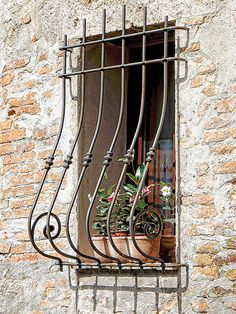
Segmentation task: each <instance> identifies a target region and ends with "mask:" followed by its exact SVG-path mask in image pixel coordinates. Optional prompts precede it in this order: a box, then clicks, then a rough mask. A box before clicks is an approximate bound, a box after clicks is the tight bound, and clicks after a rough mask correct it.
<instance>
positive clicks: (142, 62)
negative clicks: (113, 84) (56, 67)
mask: <svg viewBox="0 0 236 314" xmlns="http://www.w3.org/2000/svg"><path fill="white" fill-rule="evenodd" d="M171 61H183V62H186V59H185V58H181V57H168V58H161V59H153V60H146V61H138V62H132V63H126V64H117V65H110V66H106V67H100V68H94V69H88V70H84V71H78V72H71V73H65V74H61V75H60V76H59V77H70V76H74V75H80V74H86V73H94V72H101V71H107V70H115V69H122V68H128V67H132V66H138V65H147V64H153V63H161V62H171Z"/></svg>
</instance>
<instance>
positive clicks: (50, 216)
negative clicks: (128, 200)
mask: <svg viewBox="0 0 236 314" xmlns="http://www.w3.org/2000/svg"><path fill="white" fill-rule="evenodd" d="M176 30H183V31H188V28H187V27H182V26H175V25H169V23H168V17H165V20H164V25H163V26H162V27H159V28H152V29H149V28H148V27H147V9H146V8H145V9H144V17H143V27H142V30H141V31H136V32H128V31H127V30H126V13H125V6H123V9H122V30H121V33H120V34H119V35H116V36H112V37H111V36H106V11H105V10H104V11H103V18H102V35H101V38H100V39H95V40H94V39H93V40H91V39H89V38H87V37H86V20H83V36H82V38H81V39H80V40H79V42H78V43H77V44H73V45H69V44H68V41H67V36H65V37H64V45H63V47H61V48H60V50H62V51H63V53H64V57H63V60H64V65H63V72H62V74H61V75H60V77H61V79H62V114H61V122H60V127H59V131H58V134H57V138H56V141H55V144H54V147H53V149H52V152H51V155H50V156H49V157H48V158H47V160H46V166H45V171H44V175H43V178H42V181H41V184H40V186H39V189H38V192H37V195H36V197H35V201H34V204H33V206H32V210H31V212H30V215H29V223H28V231H29V237H30V240H31V242H32V245H33V247H34V248H35V249H36V250H37V251H38V253H40V254H41V255H43V256H44V257H46V258H49V259H52V260H56V261H57V262H58V264H59V265H60V268H61V270H62V268H63V265H74V266H78V269H79V270H80V271H82V270H86V271H87V270H88V269H93V271H94V269H95V270H96V269H98V270H101V271H102V272H103V271H104V269H107V268H106V267H108V268H109V271H111V270H114V271H115V270H118V271H120V270H122V269H125V270H126V271H127V269H133V270H137V269H139V270H140V269H142V270H144V269H152V270H153V269H154V268H158V267H161V269H162V270H163V271H164V270H165V268H166V267H168V265H166V264H165V262H164V261H163V260H162V259H160V258H158V257H155V256H151V255H148V254H147V253H145V252H144V251H143V250H142V249H141V248H140V246H139V245H138V243H137V240H136V235H135V228H136V224H137V221H138V219H139V218H140V217H141V216H142V215H145V214H146V213H147V210H148V215H149V217H151V218H153V220H152V221H151V222H150V221H149V222H148V223H147V224H146V226H145V233H146V236H147V237H148V238H149V239H154V238H156V237H157V236H158V235H159V234H160V232H161V227H162V221H161V218H160V216H159V215H158V213H157V212H156V211H155V210H153V209H146V208H145V209H143V210H142V211H140V212H139V214H138V215H136V216H135V208H136V205H137V202H138V199H139V195H140V193H141V191H142V187H143V186H144V184H145V180H146V177H147V174H148V169H149V166H150V164H151V163H152V161H153V159H154V158H155V155H156V151H157V146H158V140H159V137H160V133H161V130H162V127H163V123H164V119H165V113H166V107H167V99H168V91H167V89H168V64H169V63H170V62H176V61H178V62H180V61H183V62H186V60H185V59H184V58H181V57H179V56H168V42H169V40H168V36H169V32H170V31H172V32H174V31H176ZM157 33H159V34H163V37H164V42H163V47H164V50H163V57H162V58H152V59H149V60H148V59H147V58H146V47H147V36H148V35H150V34H157ZM138 36H139V37H141V38H142V40H141V45H142V48H141V49H142V60H141V61H137V62H126V59H125V49H126V42H127V40H129V39H130V38H134V39H135V38H137V37H138ZM117 40H119V41H121V62H120V64H117V65H109V66H108V65H105V46H106V44H108V43H113V42H115V41H117ZM91 45H100V48H101V55H100V66H99V67H93V68H86V48H87V47H88V46H91ZM75 48H79V49H80V55H81V63H80V69H79V71H68V68H69V67H68V65H67V60H68V55H71V54H72V53H73V50H74V49H75ZM154 63H160V64H162V65H163V86H164V87H163V103H162V109H161V116H160V121H159V125H158V128H157V131H156V134H155V137H154V140H153V143H152V145H151V147H150V149H149V151H148V152H147V155H146V159H145V167H144V172H143V175H142V178H141V180H140V182H139V185H138V189H137V193H136V196H135V198H134V200H133V203H132V208H131V211H130V215H129V234H130V238H131V239H132V243H133V245H134V247H135V248H136V250H137V251H138V252H139V253H140V256H142V257H144V258H146V259H147V260H148V261H149V262H148V263H144V262H143V260H142V258H137V257H134V256H132V255H130V254H127V253H124V252H123V251H121V250H120V249H119V248H118V246H117V245H116V243H115V241H114V237H113V234H112V231H111V219H112V212H113V209H114V205H115V202H116V199H117V196H118V193H119V190H120V188H121V185H122V182H124V178H125V176H126V172H127V168H128V166H129V165H130V163H131V162H132V161H133V159H134V154H135V151H134V148H135V144H136V142H137V139H138V134H139V131H140V128H141V125H142V121H143V117H144V108H145V93H146V68H147V65H149V64H154ZM130 67H141V72H142V78H141V86H142V90H141V99H140V111H139V118H138V123H137V126H136V130H135V132H134V135H133V138H132V142H131V145H130V147H129V148H128V150H127V151H126V153H125V154H124V158H123V166H122V171H121V173H120V176H119V180H118V182H117V184H116V187H115V191H114V195H113V199H112V201H111V203H110V207H109V210H108V213H107V222H106V227H107V241H108V242H109V245H110V246H111V247H112V249H113V250H114V252H116V254H118V255H115V256H114V255H112V254H107V253H104V252H102V251H101V250H100V249H99V248H98V247H97V246H96V245H95V243H94V239H93V237H92V235H91V228H90V225H91V217H92V212H93V209H94V206H95V203H96V197H97V193H98V191H99V188H100V187H101V184H102V180H103V178H104V176H105V175H106V169H107V167H108V166H109V165H110V164H111V163H112V156H113V151H114V147H115V145H116V141H117V138H118V135H119V132H120V129H121V125H122V120H123V118H124V110H125V69H127V68H130ZM117 69H119V70H120V75H121V93H120V94H121V97H120V108H119V117H118V122H117V125H116V129H115V132H114V134H113V138H112V141H111V143H110V147H109V149H108V150H107V152H106V155H105V156H104V160H103V164H102V168H101V172H100V175H99V178H98V180H97V182H96V187H95V190H94V192H93V195H92V197H91V200H90V204H89V207H88V208H87V211H86V219H85V221H84V222H80V223H84V224H85V225H86V237H87V239H88V242H89V245H90V247H91V248H92V249H93V251H94V252H95V253H96V254H95V255H94V256H92V255H89V254H87V253H86V252H83V251H81V250H80V249H79V247H78V245H77V244H76V243H74V241H73V239H72V236H71V230H70V220H71V217H72V210H73V207H74V205H75V202H76V200H77V196H78V193H79V191H80V189H81V185H82V181H83V179H84V176H85V173H86V171H87V169H88V167H89V166H90V164H91V163H92V162H93V150H94V146H95V143H96V140H97V136H98V133H99V130H100V126H101V122H102V115H103V105H104V77H105V73H106V72H107V71H112V70H117ZM95 72H98V73H99V74H100V91H99V93H100V100H99V108H98V114H97V117H96V127H95V131H94V134H93V137H92V139H91V143H90V146H89V149H88V151H87V153H86V155H85V157H84V159H83V162H82V165H81V167H80V170H79V175H78V181H77V182H76V186H75V189H74V193H73V197H72V199H71V202H70V205H69V207H68V209H67V214H66V222H65V232H66V238H67V242H68V248H70V250H71V249H72V251H73V252H74V254H70V253H68V252H64V251H63V250H62V249H60V248H59V247H58V246H57V245H56V243H55V239H56V238H57V237H59V236H60V234H61V231H62V223H61V221H60V219H59V217H58V215H57V214H56V213H54V212H53V209H54V205H55V202H56V200H57V197H58V193H59V191H60V189H61V187H62V183H63V180H64V179H65V175H66V172H67V170H68V169H69V167H70V165H71V164H72V158H73V155H74V153H75V148H76V145H77V144H78V141H79V138H80V136H81V129H82V126H83V120H84V111H85V110H86V108H85V79H86V75H87V74H89V73H95ZM74 76H76V77H79V78H80V82H81V93H80V95H81V100H80V115H79V121H78V129H77V134H76V136H75V138H74V141H73V144H72V146H71V149H70V151H69V153H68V154H67V157H66V159H65V160H64V165H63V169H62V171H61V177H60V180H59V182H58V184H57V187H56V191H55V193H54V195H53V197H52V200H51V205H50V206H49V208H48V210H47V211H45V212H42V213H41V214H40V215H38V216H36V218H34V212H35V209H36V206H37V203H38V200H39V197H40V194H41V192H42V188H43V186H44V184H45V181H46V179H47V176H48V173H49V171H50V169H51V168H52V166H53V162H54V159H55V154H56V151H57V149H58V144H59V142H60V140H61V135H62V131H63V128H64V120H65V108H66V103H67V100H66V92H67V91H66V89H67V84H66V81H69V84H70V90H71V79H72V77H74ZM42 219H46V225H45V227H44V228H43V234H44V237H45V239H47V240H48V241H49V243H50V245H51V247H52V248H53V249H54V250H55V254H48V253H45V252H43V250H42V249H40V247H39V246H38V245H37V241H36V240H35V231H36V227H37V224H38V223H39V221H41V220H42ZM53 222H54V223H55V222H56V226H55V225H54V223H53ZM74 225H77V228H78V233H79V229H80V225H79V224H78V223H76V221H74ZM153 228H154V229H153ZM56 229H57V230H56ZM55 230H56V232H55ZM150 230H152V232H150ZM153 230H155V232H154V233H153ZM53 231H54V233H55V234H54V235H53ZM117 256H118V257H117ZM121 257H122V258H125V259H126V260H128V261H129V262H126V263H122V262H121ZM102 258H106V259H108V260H109V261H110V263H103V262H102V261H101V259H102ZM84 259H86V260H87V261H88V260H89V261H90V262H86V263H85V262H83V260H84ZM71 260H73V261H74V262H71ZM150 261H151V262H152V263H151V262H150ZM181 266H182V265H181V264H175V265H172V266H171V267H173V268H176V267H181Z"/></svg>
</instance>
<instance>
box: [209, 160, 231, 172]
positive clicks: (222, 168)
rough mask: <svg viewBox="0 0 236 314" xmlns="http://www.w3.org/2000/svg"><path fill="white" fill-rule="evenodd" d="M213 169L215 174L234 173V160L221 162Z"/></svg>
mask: <svg viewBox="0 0 236 314" xmlns="http://www.w3.org/2000/svg"><path fill="white" fill-rule="evenodd" d="M213 170H214V172H215V173H216V174H227V173H236V161H229V162H222V163H220V164H218V165H217V166H215V167H214V168H213Z"/></svg>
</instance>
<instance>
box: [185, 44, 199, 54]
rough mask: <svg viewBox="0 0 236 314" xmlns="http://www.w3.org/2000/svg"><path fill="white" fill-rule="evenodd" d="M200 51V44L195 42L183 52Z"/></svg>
mask: <svg viewBox="0 0 236 314" xmlns="http://www.w3.org/2000/svg"><path fill="white" fill-rule="evenodd" d="M198 50H200V43H199V42H195V43H192V44H191V45H190V46H189V47H187V48H184V49H182V52H193V51H198Z"/></svg>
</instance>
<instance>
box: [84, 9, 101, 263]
mask: <svg viewBox="0 0 236 314" xmlns="http://www.w3.org/2000/svg"><path fill="white" fill-rule="evenodd" d="M105 33H106V10H105V9H104V10H103V15H102V39H104V38H105ZM104 65H105V43H104V42H102V43H101V68H103V67H104ZM103 100H104V71H101V78H100V107H101V108H102V107H103ZM99 114H100V112H99ZM101 115H102V111H101ZM99 128H100V124H99V125H97V127H96V130H97V132H96V131H95V134H96V136H94V138H93V140H92V143H91V146H90V147H93V146H94V144H95V141H96V138H97V135H98V130H99ZM90 215H91V210H87V214H86V222H85V226H86V229H85V232H86V236H87V239H88V241H89V244H90V246H91V247H92V248H93V249H94V250H95V251H96V250H97V248H96V246H95V245H94V243H93V241H92V239H91V234H90ZM99 264H100V262H99Z"/></svg>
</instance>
